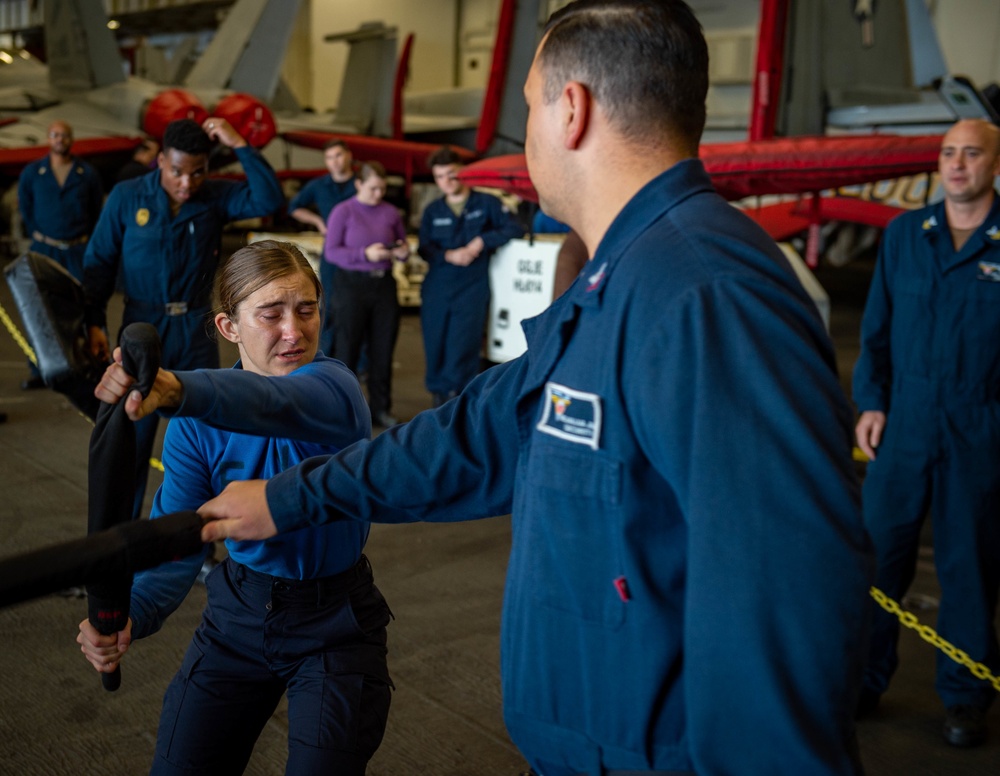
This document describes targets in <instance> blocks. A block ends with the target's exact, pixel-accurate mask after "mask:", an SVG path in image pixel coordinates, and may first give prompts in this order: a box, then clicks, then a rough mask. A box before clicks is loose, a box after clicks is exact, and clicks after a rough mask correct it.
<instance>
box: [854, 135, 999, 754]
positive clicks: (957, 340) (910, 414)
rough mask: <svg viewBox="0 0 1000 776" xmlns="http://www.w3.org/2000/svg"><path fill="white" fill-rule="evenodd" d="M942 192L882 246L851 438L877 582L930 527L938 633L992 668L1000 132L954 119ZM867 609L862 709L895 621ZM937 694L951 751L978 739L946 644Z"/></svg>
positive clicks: (887, 665)
mask: <svg viewBox="0 0 1000 776" xmlns="http://www.w3.org/2000/svg"><path fill="white" fill-rule="evenodd" d="M939 171H940V174H941V185H942V188H943V189H944V192H945V200H944V201H943V202H941V203H938V204H936V205H932V206H931V207H927V208H923V209H922V210H916V211H913V212H911V213H906V214H904V215H901V216H899V217H898V218H897V219H896V220H894V221H893V222H892V223H891V224H889V227H888V229H886V231H885V234H884V235H883V237H882V243H881V245H880V248H879V257H878V264H877V266H876V268H875V275H874V277H873V279H872V285H871V289H870V291H869V295H868V302H867V305H866V307H865V314H864V319H863V321H862V327H861V356H860V358H859V359H858V363H857V365H856V366H855V368H854V377H853V379H854V401H855V403H856V404H857V406H858V409H859V410H860V411H861V417H860V419H859V421H858V427H857V438H858V444H859V445H860V446H861V448H862V449H863V450H864V451H865V452H866V453H867V454H868V456H869V457H870V458H872V459H873V460H872V461H871V463H869V465H868V472H867V476H866V478H865V485H864V514H865V523H866V525H867V527H868V530H869V532H870V533H871V536H872V539H873V541H874V543H875V548H876V551H877V555H878V577H877V580H876V586H877V587H878V588H879V589H881V590H882V591H883V592H884V593H885V594H886V595H888V596H889V597H890V598H892V599H893V600H896V601H900V600H902V597H903V595H904V594H905V593H906V591H907V588H908V587H909V586H910V583H911V582H912V581H913V576H914V572H915V568H916V560H917V551H918V546H919V542H920V531H921V525H922V524H923V522H924V519H925V516H926V513H927V510H928V508H930V512H931V515H932V519H933V524H934V565H935V568H936V569H937V576H938V581H939V582H940V584H941V606H940V612H939V614H938V622H937V629H938V632H939V633H940V634H941V635H942V636H943V637H944V638H945V639H947V640H948V641H950V642H951V643H952V644H954V645H955V646H956V647H958V648H959V649H961V650H964V651H965V652H967V653H968V654H969V656H970V657H971V658H972V659H973V660H975V661H977V662H982V663H985V664H986V665H987V666H988V667H989V668H990V670H991V671H993V672H994V673H995V674H998V673H1000V652H998V647H997V636H996V630H995V627H994V624H993V621H994V616H995V614H996V609H997V595H998V591H1000V517H998V511H1000V197H998V196H997V195H996V193H995V192H994V190H993V186H994V179H995V176H996V175H997V174H1000V129H998V128H997V127H995V126H993V125H992V124H989V123H987V122H985V121H978V120H977V121H961V122H958V123H957V124H956V125H955V126H953V127H952V128H951V129H950V130H949V131H948V133H947V134H946V135H945V137H944V140H943V142H942V146H941V156H940V160H939ZM875 608H876V614H875V620H874V625H873V630H872V642H871V654H870V657H869V661H868V665H867V669H866V672H865V686H864V691H863V693H862V705H861V707H860V709H859V710H860V711H861V712H862V713H865V712H868V711H870V710H872V709H873V708H874V707H875V706H876V705H877V703H878V699H879V696H881V694H882V693H884V692H885V691H886V689H887V688H888V686H889V680H890V678H891V676H892V674H893V672H894V671H895V669H896V665H897V662H898V658H897V654H896V642H897V640H898V636H899V621H898V619H897V618H896V617H895V616H893V615H890V614H888V613H887V612H883V611H881V610H880V608H879V607H877V606H876V607H875ZM935 688H936V689H937V693H938V695H939V696H940V698H941V700H942V701H943V703H944V706H945V708H946V715H945V725H944V736H945V739H946V740H947V741H948V742H949V743H951V744H953V745H955V746H973V745H976V744H978V743H981V742H982V741H983V739H984V738H985V734H986V725H985V710H986V709H987V708H988V707H989V706H990V704H991V703H992V702H993V700H994V699H995V697H996V690H994V689H993V687H992V685H990V684H989V683H987V682H984V681H982V680H980V679H977V678H976V677H974V676H973V675H972V673H971V672H970V671H969V669H967V668H965V667H964V666H962V665H959V664H958V663H956V662H954V661H953V660H951V659H950V658H948V657H947V656H946V655H945V654H943V653H941V652H939V653H938V655H937V680H936V683H935Z"/></svg>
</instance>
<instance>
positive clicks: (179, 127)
mask: <svg viewBox="0 0 1000 776" xmlns="http://www.w3.org/2000/svg"><path fill="white" fill-rule="evenodd" d="M170 148H173V149H174V150H175V151H180V152H181V153H185V154H191V155H192V156H199V155H201V154H205V155H207V154H208V153H209V152H210V151H211V150H212V140H211V138H209V136H208V134H207V133H206V132H205V130H203V129H202V128H201V124H199V123H198V122H197V121H194V120H193V119H178V120H177V121H171V122H170V123H169V124H167V131H166V132H164V133H163V150H164V151H167V150H168V149H170Z"/></svg>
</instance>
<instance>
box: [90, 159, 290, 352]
mask: <svg viewBox="0 0 1000 776" xmlns="http://www.w3.org/2000/svg"><path fill="white" fill-rule="evenodd" d="M236 156H237V158H238V159H239V161H240V163H241V164H242V166H243V170H244V172H245V173H246V176H247V180H246V181H245V182H234V181H225V180H215V179H209V180H206V181H205V182H204V183H203V184H202V186H201V188H200V189H198V192H197V193H196V194H195V195H194V196H193V197H192V198H191V199H190V200H188V201H187V202H185V203H184V204H183V205H181V208H180V210H179V211H178V213H177V215H176V216H173V217H172V216H171V212H170V200H169V198H168V197H167V193H166V192H165V191H164V190H163V187H162V186H161V185H160V171H159V170H154V171H153V172H150V173H148V174H147V175H143V176H142V177H139V178H133V179H132V180H127V181H123V182H121V183H119V184H118V185H116V186H115V187H114V188H113V189H112V190H111V194H110V195H109V196H108V201H107V203H106V205H105V208H104V212H103V213H102V214H101V218H100V220H99V221H98V223H97V228H96V229H95V231H94V235H93V238H92V239H91V240H90V242H89V244H88V246H87V253H86V256H85V259H84V280H83V285H84V289H85V291H86V294H87V307H88V309H87V322H88V323H89V324H91V325H97V326H104V325H105V324H106V310H107V304H108V299H109V298H110V297H111V294H112V292H113V291H114V288H115V280H116V278H117V276H118V268H119V265H121V267H122V277H123V282H124V291H125V311H124V314H123V318H122V326H127V325H128V324H130V323H133V322H135V321H147V322H149V323H151V324H153V325H154V326H156V327H157V330H158V331H159V333H160V340H161V343H162V346H163V365H164V366H165V367H167V368H171V369H195V368H198V367H205V366H217V365H218V347H217V345H216V344H215V342H213V341H212V340H211V339H209V338H208V337H207V336H205V334H204V327H205V315H206V314H207V313H208V312H209V307H210V305H211V300H212V284H213V281H214V279H215V270H216V267H217V265H218V262H219V250H220V243H221V241H222V229H223V227H224V226H225V225H226V224H227V223H229V222H230V221H236V220H239V219H242V218H251V217H254V216H265V215H270V214H271V213H273V212H274V211H275V210H277V209H278V208H279V207H281V205H282V203H283V202H284V196H283V194H282V191H281V185H280V184H279V183H278V179H277V178H276V177H275V175H274V171H273V170H272V169H271V166H270V165H269V164H268V163H267V162H266V161H265V160H264V157H263V156H261V155H260V153H258V152H257V151H256V150H254V149H252V148H250V147H249V146H244V147H243V148H238V149H236ZM168 305H171V308H170V309H168V307H167V306H168ZM183 310H186V311H187V312H182V311H183Z"/></svg>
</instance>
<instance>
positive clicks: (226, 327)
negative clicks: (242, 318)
mask: <svg viewBox="0 0 1000 776" xmlns="http://www.w3.org/2000/svg"><path fill="white" fill-rule="evenodd" d="M215 328H217V329H218V330H219V334H221V335H222V336H223V337H225V338H226V339H227V340H229V341H230V342H232V343H237V342H239V341H240V330H239V329H238V328H237V326H236V324H235V323H233V320H232V318H230V317H229V316H228V315H226V314H225V313H218V314H217V315H216V316H215Z"/></svg>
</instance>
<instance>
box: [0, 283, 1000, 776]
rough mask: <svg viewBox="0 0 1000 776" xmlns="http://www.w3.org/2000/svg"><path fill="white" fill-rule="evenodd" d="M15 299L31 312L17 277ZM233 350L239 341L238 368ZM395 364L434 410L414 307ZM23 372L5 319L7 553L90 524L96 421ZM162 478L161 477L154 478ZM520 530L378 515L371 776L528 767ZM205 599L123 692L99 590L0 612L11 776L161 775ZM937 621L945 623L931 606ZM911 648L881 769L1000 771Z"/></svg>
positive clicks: (891, 773)
mask: <svg viewBox="0 0 1000 776" xmlns="http://www.w3.org/2000/svg"><path fill="white" fill-rule="evenodd" d="M840 277H841V278H842V279H848V280H849V279H850V276H849V275H847V276H840ZM831 295H832V296H834V299H833V310H834V329H835V331H834V334H835V337H836V336H838V327H840V328H841V329H842V330H847V329H849V328H850V327H851V326H852V325H853V326H856V318H857V312H856V310H853V309H852V307H851V305H850V304H848V305H847V307H846V309H844V308H841V307H839V306H838V300H837V297H836V296H835V295H834V294H833V292H831ZM0 303H2V304H3V306H4V308H5V309H6V310H7V311H8V312H9V313H10V314H11V315H12V316H13V317H15V319H16V313H15V311H14V306H13V303H12V300H11V298H10V294H9V292H8V290H7V288H6V285H5V284H3V283H0ZM231 355H232V351H224V363H225V362H226V361H228V360H230V357H231ZM845 357H846V358H852V356H851V355H850V354H849V353H848V354H847V355H846V356H845ZM396 361H397V369H396V373H395V375H396V377H395V380H396V382H395V388H394V394H395V407H394V411H395V412H396V413H397V414H398V415H399V416H400V417H402V418H409V417H412V416H413V415H414V414H415V413H416V412H418V411H419V410H421V409H423V408H425V407H426V406H427V405H428V396H427V394H426V393H425V392H424V390H423V386H422V374H423V365H422V349H421V343H420V333H419V320H418V318H417V317H416V316H413V315H407V316H404V319H403V324H402V329H401V333H400V341H399V345H398V347H397V355H396ZM25 373H26V368H25V361H24V358H23V357H22V356H21V354H20V352H19V350H18V349H17V347H16V345H15V344H14V342H13V340H12V339H11V338H10V336H9V335H8V334H7V333H6V332H2V331H0V411H4V412H7V413H8V415H9V416H10V417H9V420H8V422H7V423H6V424H3V425H0V555H8V554H14V553H18V552H23V551H25V550H28V549H31V548H34V547H38V546H44V545H46V544H49V543H52V542H56V541H62V540H66V539H71V538H76V537H78V536H80V535H81V534H82V533H83V532H85V525H86V455H87V442H88V439H89V435H90V425H89V423H88V422H87V421H86V420H85V419H84V418H83V417H81V416H80V415H79V414H78V413H76V412H75V410H73V409H72V408H71V407H70V406H69V404H68V403H67V402H66V401H65V400H63V399H62V398H61V397H60V396H58V395H56V394H54V393H52V392H51V391H47V390H46V391H32V392H22V391H21V390H20V389H19V387H18V384H19V382H20V381H21V379H22V378H23V377H24V376H25ZM848 373H849V372H848ZM157 481H158V479H157V476H156V475H155V473H154V477H153V480H152V484H155V483H156V482H157ZM509 543H510V525H509V520H507V519H495V520H488V521H480V522H478V523H469V524H459V525H414V526H375V527H374V528H373V530H372V534H371V538H370V540H369V543H368V549H367V553H368V555H369V557H370V558H371V560H372V565H373V566H374V569H375V577H376V580H377V582H378V584H379V586H380V587H381V589H382V591H383V592H384V593H385V595H386V598H387V599H388V601H389V604H390V606H391V607H392V609H393V611H394V613H395V615H396V620H395V621H394V622H393V623H392V624H391V625H390V627H389V661H390V671H391V673H392V676H393V680H394V682H395V684H396V688H397V689H396V692H395V694H394V697H393V703H392V710H391V713H390V718H389V726H388V729H387V731H386V735H385V740H384V741H383V744H382V746H381V748H380V749H379V751H378V753H377V754H376V756H375V758H374V759H373V760H372V762H371V765H370V767H369V773H370V774H372V776H407V775H408V774H422V773H433V774H438V775H439V776H446V775H453V776H470V775H476V776H494V775H495V776H513V775H514V774H516V773H518V772H519V771H520V770H523V768H524V761H523V758H522V757H521V756H520V755H519V753H518V752H517V750H516V749H515V748H514V746H513V745H512V744H511V742H510V740H509V739H508V738H507V734H506V732H505V729H504V726H503V721H502V719H501V713H500V691H499V682H498V627H499V613H500V601H501V596H502V588H503V575H504V570H505V567H506V560H507V552H508V548H509ZM915 590H916V591H918V592H921V593H925V594H927V595H935V593H936V583H935V580H934V575H933V569H932V567H931V566H930V565H929V564H928V563H923V564H921V568H920V570H919V571H918V579H917V582H916V585H915ZM803 592H804V594H808V591H803ZM203 604H204V588H202V587H200V586H197V587H196V588H195V589H194V590H193V591H192V593H191V595H190V596H189V597H188V599H187V601H186V602H185V603H184V605H183V606H182V607H181V609H180V610H179V611H178V612H177V613H176V614H175V615H174V616H173V617H172V618H171V619H170V621H169V622H168V623H167V625H166V627H165V628H164V630H163V631H162V632H161V633H159V634H158V635H157V636H155V637H153V638H151V639H148V640H145V641H143V642H138V643H137V644H136V645H135V647H134V648H133V650H132V651H131V652H130V654H129V655H128V657H127V659H126V661H125V662H124V664H123V683H122V688H121V690H119V691H118V692H117V693H106V692H104V691H103V690H102V689H101V687H100V682H99V680H98V678H97V676H96V674H95V673H94V672H93V670H92V669H91V668H90V667H89V665H88V664H87V663H86V662H85V661H84V659H83V658H82V656H81V655H80V654H79V652H78V647H77V646H76V644H75V643H74V637H75V634H76V630H77V623H78V622H79V621H80V620H81V619H82V618H83V617H84V616H85V615H86V604H85V602H84V601H82V600H78V599H67V598H61V597H58V596H50V597H47V598H43V599H38V600H36V601H33V602H29V603H26V604H22V605H20V606H16V607H11V608H9V609H5V610H0V633H2V634H3V636H2V638H3V641H4V647H3V650H2V654H3V656H4V661H3V663H4V668H5V678H4V682H3V689H2V690H0V774H12V775H13V774H17V775H18V776H36V775H37V776H49V775H52V776H55V775H57V774H58V775H61V774H70V773H73V774H99V773H100V774H140V773H145V772H147V770H148V767H149V763H150V759H151V755H152V751H153V744H154V737H155V733H156V724H157V719H158V716H159V710H160V700H161V697H162V694H163V691H164V689H165V687H166V685H167V683H168V682H169V680H170V678H171V676H172V675H173V673H174V671H175V670H176V668H177V667H178V665H179V664H180V660H181V656H182V654H183V652H184V649H185V648H186V645H187V642H188V640H189V638H190V634H191V632H192V630H193V629H194V628H195V626H196V624H197V622H198V618H199V615H200V612H201V608H202V606H203ZM922 619H924V620H925V621H927V622H933V612H930V613H924V614H923V615H922ZM901 647H902V665H901V667H900V671H899V674H898V676H897V678H896V681H895V682H894V684H893V686H892V688H891V690H890V692H889V693H888V694H887V695H886V697H885V698H884V700H883V706H882V708H881V709H880V711H879V712H878V714H877V715H876V716H874V717H873V718H872V719H870V720H866V721H864V722H862V723H861V724H860V725H859V735H860V741H861V747H862V754H863V758H864V761H865V764H866V767H867V770H868V773H869V774H870V775H871V776H897V774H906V775H907V776H910V775H914V776H923V775H925V774H926V775H927V776H930V775H932V774H933V775H934V776H940V775H944V774H962V776H996V774H997V773H1000V712H998V711H997V708H998V707H997V706H995V707H994V709H993V711H992V712H991V715H990V722H991V727H992V737H991V738H990V740H989V742H988V743H987V745H985V746H983V747H980V748H978V749H974V750H969V751H959V750H955V749H952V748H951V747H949V746H947V745H946V744H945V743H944V741H943V740H942V738H941V736H940V734H939V727H940V723H941V709H940V707H939V703H938V701H937V698H936V697H935V695H934V693H933V689H932V682H933V665H934V655H933V651H932V649H931V648H930V647H929V646H928V645H926V644H925V643H924V642H922V641H921V640H920V639H919V637H917V636H916V635H915V634H913V633H911V632H907V633H904V636H903V640H902V645H901ZM719 713H720V714H724V713H725V710H724V709H721V708H720V710H719ZM286 730H287V719H286V716H285V710H284V707H283V706H282V707H279V709H278V711H277V713H276V714H275V715H274V716H273V718H272V720H271V721H270V723H269V724H268V725H267V727H266V728H265V730H264V732H263V734H262V736H261V738H260V740H259V742H258V745H257V748H256V750H255V753H254V756H253V758H252V759H251V762H250V766H249V768H248V770H247V773H248V774H250V775H251V776H271V775H272V774H281V773H283V772H284V760H285V734H286ZM762 745H764V746H770V747H774V746H780V745H781V743H780V742H778V741H770V742H762Z"/></svg>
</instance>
